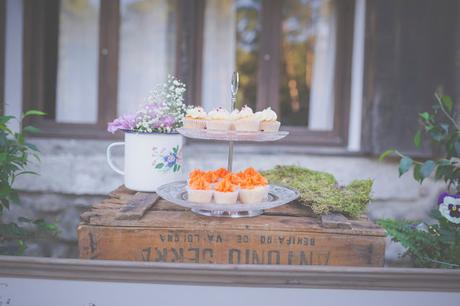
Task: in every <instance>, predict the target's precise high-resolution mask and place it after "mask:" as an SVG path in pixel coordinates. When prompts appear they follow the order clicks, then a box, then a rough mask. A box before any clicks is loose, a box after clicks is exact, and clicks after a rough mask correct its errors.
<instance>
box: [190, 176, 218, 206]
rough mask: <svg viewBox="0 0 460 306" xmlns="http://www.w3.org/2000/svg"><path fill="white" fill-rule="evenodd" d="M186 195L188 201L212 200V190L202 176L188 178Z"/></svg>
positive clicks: (207, 201)
mask: <svg viewBox="0 0 460 306" xmlns="http://www.w3.org/2000/svg"><path fill="white" fill-rule="evenodd" d="M187 195H188V200H189V201H190V202H196V203H209V202H211V200H212V195H213V191H212V189H211V184H209V183H208V182H207V181H206V180H205V179H204V177H203V176H200V177H194V178H193V179H192V180H189V183H188V186H187Z"/></svg>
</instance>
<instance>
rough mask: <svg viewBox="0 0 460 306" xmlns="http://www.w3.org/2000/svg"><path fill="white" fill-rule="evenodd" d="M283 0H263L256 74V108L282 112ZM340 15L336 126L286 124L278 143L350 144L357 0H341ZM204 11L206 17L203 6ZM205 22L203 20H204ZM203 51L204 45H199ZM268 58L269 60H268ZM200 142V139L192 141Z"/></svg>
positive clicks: (200, 34)
mask: <svg viewBox="0 0 460 306" xmlns="http://www.w3.org/2000/svg"><path fill="white" fill-rule="evenodd" d="M282 3H283V0H262V11H261V22H262V26H261V29H262V31H261V40H260V46H259V49H260V50H265V51H266V52H260V54H259V59H258V60H259V62H258V73H257V101H256V106H257V109H263V108H266V107H268V106H270V107H271V108H272V109H274V110H275V111H279V110H278V108H279V103H278V102H279V101H278V97H279V87H280V85H279V72H280V57H281V21H282V20H281V18H282V16H281V15H282V11H281V8H282ZM336 3H337V6H338V16H337V41H336V49H337V51H336V54H337V55H338V56H336V61H335V67H334V119H333V128H332V130H329V131H313V130H309V129H308V128H307V127H300V126H283V129H284V130H287V131H289V132H290V135H289V136H288V137H286V138H285V139H283V140H281V141H279V142H277V143H278V144H294V145H319V146H334V147H345V146H346V145H347V143H348V124H349V110H350V98H351V59H352V52H353V32H354V6H355V1H354V0H339V1H337V2H336ZM202 9H203V12H202V13H201V14H202V16H203V19H204V6H203V8H202ZM202 23H204V20H203V21H202ZM196 33H197V34H196V35H197V36H196V38H195V41H197V42H200V43H201V44H202V43H203V24H201V28H200V31H197V32H196ZM200 48H201V51H202V50H203V46H201V47H200ZM267 59H268V60H267ZM195 60H196V61H199V63H198V62H197V63H196V64H195V65H196V66H198V67H199V69H201V67H202V64H203V62H202V56H201V57H195ZM199 76H200V77H199V78H198V77H196V76H195V77H196V79H197V80H199V81H198V82H199V84H197V85H195V87H197V88H198V89H200V90H201V82H202V79H201V70H200V74H199ZM194 98H195V99H196V100H194V101H201V92H199V93H195V95H194ZM193 142H200V141H193Z"/></svg>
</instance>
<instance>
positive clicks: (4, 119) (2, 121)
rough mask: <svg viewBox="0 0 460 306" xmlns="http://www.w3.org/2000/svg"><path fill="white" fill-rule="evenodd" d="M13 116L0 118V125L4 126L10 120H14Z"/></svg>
mask: <svg viewBox="0 0 460 306" xmlns="http://www.w3.org/2000/svg"><path fill="white" fill-rule="evenodd" d="M14 118H16V117H14V116H0V124H6V123H7V122H8V121H10V120H11V119H14Z"/></svg>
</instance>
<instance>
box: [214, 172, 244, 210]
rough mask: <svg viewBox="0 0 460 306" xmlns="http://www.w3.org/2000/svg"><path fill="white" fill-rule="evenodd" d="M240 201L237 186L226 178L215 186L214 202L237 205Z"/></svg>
mask: <svg viewBox="0 0 460 306" xmlns="http://www.w3.org/2000/svg"><path fill="white" fill-rule="evenodd" d="M237 199H238V189H237V186H235V185H234V184H232V182H231V181H230V179H229V178H228V177H225V178H224V179H223V180H221V181H220V182H218V183H216V184H215V186H214V201H215V202H216V203H218V204H235V203H236V200H237Z"/></svg>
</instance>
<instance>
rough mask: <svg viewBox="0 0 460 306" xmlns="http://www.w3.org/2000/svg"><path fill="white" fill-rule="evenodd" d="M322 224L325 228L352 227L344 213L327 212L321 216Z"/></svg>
mask: <svg viewBox="0 0 460 306" xmlns="http://www.w3.org/2000/svg"><path fill="white" fill-rule="evenodd" d="M321 225H322V226H323V227H325V228H347V229H351V223H350V221H348V219H347V218H345V216H344V215H342V214H327V215H322V216H321Z"/></svg>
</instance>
